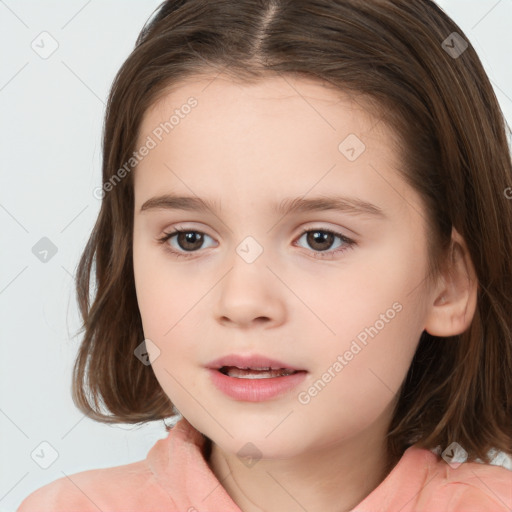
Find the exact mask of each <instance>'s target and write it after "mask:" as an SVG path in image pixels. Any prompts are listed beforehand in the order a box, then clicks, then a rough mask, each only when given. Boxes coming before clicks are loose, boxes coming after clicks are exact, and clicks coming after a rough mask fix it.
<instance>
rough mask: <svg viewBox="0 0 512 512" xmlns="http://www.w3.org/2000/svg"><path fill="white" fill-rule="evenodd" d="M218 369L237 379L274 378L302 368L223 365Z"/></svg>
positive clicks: (291, 373) (285, 375)
mask: <svg viewBox="0 0 512 512" xmlns="http://www.w3.org/2000/svg"><path fill="white" fill-rule="evenodd" d="M218 371H219V372H220V373H223V374H224V375H227V376H228V377H234V378H236V379H272V378H275V377H287V376H288V375H293V374H294V373H298V371H300V370H293V369H292V368H271V367H266V368H250V367H248V368H239V367H238V366H222V367H221V368H219V369H218ZM302 371H303V370H302Z"/></svg>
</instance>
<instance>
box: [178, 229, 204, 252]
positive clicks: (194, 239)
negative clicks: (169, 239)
mask: <svg viewBox="0 0 512 512" xmlns="http://www.w3.org/2000/svg"><path fill="white" fill-rule="evenodd" d="M203 240H204V236H203V234H202V233H199V232H198V231H180V232H179V233H177V236H176V243H177V244H178V246H179V248H180V249H183V250H184V251H195V250H196V249H200V248H201V245H202V243H203Z"/></svg>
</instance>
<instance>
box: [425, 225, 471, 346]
mask: <svg viewBox="0 0 512 512" xmlns="http://www.w3.org/2000/svg"><path fill="white" fill-rule="evenodd" d="M443 268H444V269H445V270H443V273H442V275H441V276H440V279H439V281H438V285H437V287H436V288H435V289H434V291H433V292H432V301H431V304H430V305H429V312H428V314H427V318H426V322H425V330H426V331H427V332H428V333H429V334H432V335H433V336H442V337H448V336H455V335H457V334H461V333H463V332H464V331H466V330H467V329H468V328H469V326H470V325H471V322H472V320H473V316H474V314H475V311H476V303H477V291H478V279H477V276H476V272H475V269H474V266H473V263H472V261H471V257H470V254H469V251H468V249H467V246H466V243H465V241H464V239H463V238H462V237H461V235H460V234H459V233H458V232H457V231H456V230H455V228H453V230H452V242H451V246H450V252H449V255H448V262H447V263H446V265H445V266H444V267H443Z"/></svg>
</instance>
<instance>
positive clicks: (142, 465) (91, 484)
mask: <svg viewBox="0 0 512 512" xmlns="http://www.w3.org/2000/svg"><path fill="white" fill-rule="evenodd" d="M159 505H160V506H168V505H169V501H168V496H167V495H165V493H163V492H162V490H161V489H160V488H159V486H158V485H157V484H156V482H155V481H154V478H153V474H152V472H151V470H150V468H149V467H148V466H147V464H146V461H144V460H142V461H139V462H134V463H132V464H126V465H123V466H116V467H111V468H105V469H93V470H88V471H82V472H79V473H75V474H71V475H65V476H63V477H62V478H59V479H57V480H55V481H53V482H50V483H49V484H46V485H44V486H42V487H40V488H39V489H37V490H35V491H33V492H32V493H31V494H29V495H28V496H27V497H26V498H25V499H24V500H23V501H22V502H21V504H20V505H19V507H18V509H17V512H36V511H37V512H46V511H52V512H64V511H66V512H89V511H90V512H93V511H94V512H98V510H102V511H104V512H107V511H109V510H125V511H128V510H134V511H135V510H137V511H142V510H144V507H148V506H149V507H151V508H152V509H153V510H156V509H157V508H158V506H159Z"/></svg>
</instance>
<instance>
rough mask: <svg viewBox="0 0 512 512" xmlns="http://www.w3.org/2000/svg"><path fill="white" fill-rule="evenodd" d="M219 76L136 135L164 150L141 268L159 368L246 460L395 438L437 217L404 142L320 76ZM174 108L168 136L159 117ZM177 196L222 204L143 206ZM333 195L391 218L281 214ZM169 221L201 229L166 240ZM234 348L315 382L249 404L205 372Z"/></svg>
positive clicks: (141, 290) (426, 291)
mask: <svg viewBox="0 0 512 512" xmlns="http://www.w3.org/2000/svg"><path fill="white" fill-rule="evenodd" d="M212 79H213V76H212V77H209V78H208V79H204V78H203V79H200V80H199V79H198V80H195V81H189V82H187V83H186V84H182V86H181V87H180V88H176V89H174V90H173V92H171V93H170V94H169V95H168V96H166V97H165V98H164V100H163V101H161V102H159V103H157V104H156V106H155V108H152V109H150V110H149V111H148V112H147V113H146V115H145V117H144V120H143V123H142V125H141V131H140V132H139V140H138V144H137V149H140V148H141V147H142V146H144V145H146V146H147V147H148V148H150V149H149V151H148V154H147V155H146V156H145V157H144V158H143V160H142V161H141V162H140V163H139V165H138V167H137V169H136V170H135V171H134V186H135V217H134V220H135V224H134V246H133V257H134V273H135V282H136V289H137V299H138V304H139V308H140V313H141V316H142V322H143V327H144V333H145V337H146V338H147V339H149V340H151V341H152V344H151V343H148V349H149V353H150V357H151V358H153V357H156V356H157V355H158V354H157V349H156V347H158V351H159V355H158V357H156V359H155V360H154V362H153V370H154V372H155V375H156V377H157V379H158V381H159V382H160V384H161V386H162V388H163V389H164V391H165V392H166V394H167V395H168V396H169V397H170V399H171V401H172V402H173V403H174V404H175V405H176V407H177V408H178V410H179V411H180V412H181V413H182V414H183V416H184V417H185V418H187V419H188V420H189V421H190V422H191V423H192V424H193V425H194V426H195V427H196V428H197V429H199V430H200V431H202V432H203V433H205V434H206V435H207V436H208V437H210V438H211V439H212V440H213V441H214V442H215V443H216V444H217V445H219V446H220V447H222V448H223V449H224V450H226V451H229V452H232V453H236V452H238V450H240V448H242V446H244V445H245V444H246V443H247V442H252V443H253V444H254V445H255V446H256V447H257V448H258V450H260V451H261V452H262V454H263V456H268V457H289V456H293V455H294V454H298V453H302V452H305V451H308V450H312V449H318V448H319V447H321V446H326V445H331V444H332V443H339V442H347V443H353V442H354V441H355V440H356V439H359V440H361V441H362V440H363V438H364V436H366V437H367V438H368V439H374V438H376V437H377V438H379V439H380V440H382V439H383V436H384V435H385V433H386V431H387V427H388V423H389V421H390V419H391V414H392V409H393V406H394V405H395V400H396V399H397V395H396V394H397V392H398V391H399V388H400V386H401V384H402V382H403V380H404V378H405V376H406V373H407V370H408V368H409V366H410V363H411V360H412V357H413V355H414V352H415V349H416V346H417V343H418V340H419V337H420V335H421V333H422V331H423V329H424V328H425V322H426V318H427V315H428V312H429V308H430V304H431V303H432V301H433V292H432V290H431V289H430V287H429V286H428V281H427V280H426V279H425V277H426V272H427V242H428V240H427V235H426V226H425V213H424V208H423V206H422V203H421V201H420V199H419V196H418V195H417V194H416V193H415V192H414V191H413V190H412V189H411V188H410V187H409V186H408V185H407V184H406V183H405V182H404V181H403V180H402V179H401V178H400V177H399V175H398V173H397V172H396V170H395V169H396V168H397V167H398V166H399V165H400V161H399V160H398V157H397V154H396V153H395V152H394V150H393V149H392V139H391V137H392V134H391V132H390V131H389V130H388V128H387V127H386V126H385V125H384V123H383V122H380V123H379V122H378V121H377V119H375V118H373V117H369V115H368V114H366V113H365V112H364V111H363V110H361V108H360V107H359V106H358V104H357V103H355V102H351V101H350V100H349V99H347V98H345V97H344V96H342V95H341V94H339V95H338V96H337V95H336V94H335V92H333V90H331V89H327V88H324V87H322V86H321V85H319V84H317V83H314V82H310V81H306V80H293V79H292V78H290V77H286V80H285V79H284V78H275V79H267V80H265V81H263V82H260V83H258V84H257V85H252V86H246V85H243V86H242V85H240V84H235V83H233V82H232V81H230V80H229V78H227V77H222V76H219V77H217V78H216V79H215V80H213V81H212ZM190 97H194V98H195V99H196V100H197V105H196V104H195V103H194V102H193V101H191V102H190V103H187V100H188V99H189V98H190ZM340 98H342V99H340ZM187 105H188V106H187ZM190 105H195V106H190ZM173 115H174V118H172V120H171V122H170V123H168V124H167V126H166V129H167V131H168V133H166V131H165V129H163V128H162V126H163V125H160V123H165V122H168V121H169V119H170V118H171V116H173ZM171 123H172V125H171ZM148 136H149V137H151V139H152V140H153V142H150V139H148ZM356 136H357V138H356ZM159 139H161V140H159ZM358 139H360V141H362V143H364V145H365V147H366V148H365V149H364V150H363V146H361V142H360V141H359V140H358ZM343 141H345V142H343ZM154 144H156V147H153V146H154ZM340 144H341V145H340ZM361 151H362V152H361ZM142 152H144V153H146V151H144V150H143V151H142ZM142 152H141V153H142ZM171 193H172V194H174V195H177V196H189V197H192V198H201V199H204V200H208V201H210V202H212V203H215V205H216V206H217V207H218V209H215V210H214V211H210V210H207V211H204V212H203V211H199V210H197V209H195V210H180V209H166V208H163V207H162V208H147V209H144V210H143V211H142V212H141V206H142V205H143V204H144V203H146V202H147V201H148V200H150V199H151V198H154V197H157V196H162V195H165V194H171ZM334 196H340V197H341V196H343V197H345V198H347V197H350V198H353V199H354V198H357V200H360V201H365V202H367V203H370V204H372V205H374V206H375V207H376V208H378V209H380V210H381V211H382V212H383V215H377V214H375V213H371V212H361V211H359V212H356V211H354V210H344V211H340V210H335V209H330V210H324V211H317V210H310V211H308V210H304V211H301V212H291V213H289V214H287V215H283V214H280V213H276V212H274V208H275V207H277V206H278V205H280V203H281V202H282V201H283V200H284V199H285V198H302V199H304V200H311V199H312V198H319V197H321V198H324V199H327V198H331V197H334ZM173 228H180V229H182V230H188V231H191V232H192V233H190V234H189V236H188V237H185V236H184V235H182V236H180V237H178V236H174V237H172V238H171V239H169V240H168V241H167V242H165V243H163V244H160V243H158V242H157V239H158V238H161V237H163V236H165V233H170V232H171V231H172V229H173ZM306 229H308V230H311V231H310V232H309V234H302V232H303V230H306ZM325 229H328V230H332V231H335V232H338V233H341V234H342V235H343V236H345V237H347V238H349V239H351V240H353V241H354V242H355V244H354V245H352V246H351V247H349V245H348V243H347V242H344V241H343V240H342V239H340V238H339V237H338V236H334V237H332V236H330V235H329V234H328V233H325V232H324V231H323V230H325ZM201 234H202V235H203V238H202V239H201ZM166 246H167V247H168V248H170V249H171V250H172V249H174V250H175V251H178V252H180V253H181V254H182V255H184V257H178V256H175V255H173V254H172V253H170V252H169V251H168V250H166ZM344 248H345V250H341V251H340V249H344ZM187 250H188V252H187ZM260 252H261V253H260ZM322 254H323V255H324V258H323V259H320V256H322ZM187 255H188V257H187ZM315 256H316V257H315ZM141 342H142V340H141ZM228 354H242V355H253V354H259V355H263V356H266V357H268V358H271V359H276V360H279V361H282V362H284V363H286V364H287V365H289V366H292V367H293V368H296V369H302V370H306V372H307V373H305V374H302V377H301V378H300V379H298V381H299V382H298V384H296V385H295V386H294V387H292V388H291V389H289V390H288V391H286V392H284V393H281V394H278V395H276V396H271V397H268V398H266V399H264V398H263V395H261V394H260V395H258V396H259V397H260V398H259V399H258V400H257V401H250V400H248V399H244V398H241V397H238V398H235V397H233V396H229V395H227V394H226V393H225V392H223V391H221V390H220V389H219V388H217V387H216V385H214V383H213V381H212V378H211V373H212V372H216V371H215V370H209V369H208V368H207V365H208V364H209V363H210V362H212V361H214V360H215V359H218V358H220V357H222V356H226V355H228ZM224 379H225V380H226V379H229V382H231V383H233V384H239V383H241V382H245V383H249V385H251V383H254V381H253V380H243V381H242V380H241V379H236V378H235V377H225V378H224ZM276 379H289V381H290V382H292V383H293V382H294V381H293V380H290V378H289V377H277V378H276ZM235 381H236V382H235ZM281 382H282V381H281ZM261 383H262V381H258V384H257V385H258V386H260V385H262V386H263V387H265V389H267V388H268V386H267V385H266V384H261ZM228 385H229V383H228ZM363 444H364V443H363ZM368 446H369V445H368ZM365 449H369V448H367V447H366V445H365Z"/></svg>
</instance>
